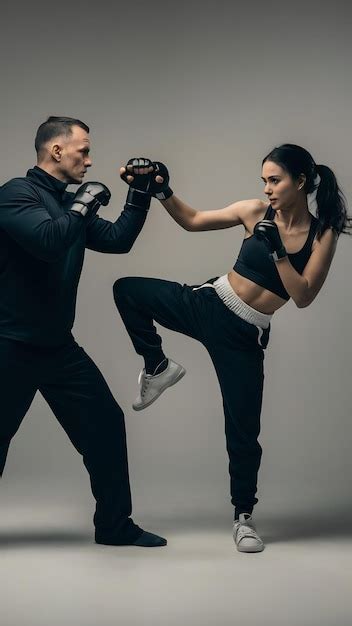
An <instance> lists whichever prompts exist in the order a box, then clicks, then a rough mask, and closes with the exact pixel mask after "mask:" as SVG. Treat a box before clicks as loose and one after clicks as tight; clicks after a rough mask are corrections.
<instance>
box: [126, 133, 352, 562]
mask: <svg viewBox="0 0 352 626" xmlns="http://www.w3.org/2000/svg"><path fill="white" fill-rule="evenodd" d="M120 174H121V177H122V178H123V179H124V180H125V181H126V182H128V183H129V184H132V185H133V186H135V187H137V188H138V189H139V190H141V192H142V191H143V192H144V193H151V194H152V195H154V196H155V197H157V198H159V199H160V200H161V201H162V204H163V205H164V207H165V208H166V210H167V211H168V212H169V214H170V215H171V217H173V219H174V220H175V221H176V222H177V223H178V224H180V226H182V227H183V228H185V229H186V230H188V231H200V230H203V231H204V230H214V229H220V228H229V227H231V226H239V225H240V224H241V225H243V226H244V228H245V239H244V241H243V244H242V247H241V250H240V253H239V256H238V259H237V261H236V263H235V265H234V267H233V269H231V270H230V272H228V274H224V275H223V276H221V277H220V278H217V279H211V280H208V281H207V282H205V283H203V284H202V285H200V286H195V287H194V286H193V287H192V286H188V285H181V284H178V283H174V282H169V281H165V280H158V279H153V278H138V277H133V278H121V279H119V280H117V281H116V283H115V285H114V297H115V302H116V305H117V307H118V310H119V312H120V314H121V317H122V320H123V322H124V324H125V326H126V329H127V332H128V333H129V335H130V337H131V340H132V342H133V345H134V348H135V350H136V352H137V353H138V354H140V355H142V356H143V358H144V361H145V368H144V369H143V370H142V372H141V373H140V377H139V383H140V393H139V397H138V398H137V400H136V401H135V403H134V405H133V408H134V409H135V410H140V409H143V408H145V407H147V406H149V405H150V404H151V403H152V402H154V401H155V400H156V399H157V398H158V397H159V395H160V394H161V393H162V392H163V391H164V390H165V389H166V388H167V387H169V386H171V385H173V384H174V383H176V382H177V381H178V380H179V379H180V378H181V377H182V376H183V375H184V374H185V369H184V368H183V367H182V366H181V365H179V364H177V363H175V362H173V361H172V360H171V359H167V357H166V356H165V354H164V353H163V350H162V347H161V338H160V336H159V335H158V334H157V332H156V329H155V327H154V326H153V320H155V321H156V322H157V323H158V324H161V325H163V326H165V327H166V328H169V329H172V330H175V331H177V332H181V333H183V334H185V335H189V336H191V337H193V338H195V339H198V340H199V341H201V342H202V343H203V344H204V346H205V347H206V348H207V350H208V352H209V354H210V357H211V359H212V361H213V364H214V367H215V370H216V373H217V376H218V380H219V383H220V388H221V392H222V397H223V405H224V412H225V433H226V443H227V450H228V454H229V460H230V464H229V471H230V478H231V501H232V504H233V505H234V506H235V516H234V527H233V536H234V540H235V543H236V545H237V549H238V550H239V551H241V552H259V551H261V550H263V548H264V544H263V541H262V539H261V538H260V537H259V535H258V533H257V532H256V529H255V526H254V523H253V520H252V512H253V507H254V505H255V504H256V503H257V502H258V499H257V498H256V497H255V494H256V490H257V474H258V470H259V466H260V460H261V454H262V449H261V446H260V444H259V443H258V435H259V431H260V412H261V404H262V391H263V379H264V375H263V358H264V349H265V348H266V346H267V343H268V339H269V331H270V321H271V318H272V315H273V313H274V312H275V311H277V310H278V309H279V308H281V307H282V306H283V305H284V304H285V303H286V302H287V301H288V300H289V299H290V298H292V299H293V300H294V302H295V304H296V305H297V307H299V308H303V307H306V306H308V305H309V304H310V303H311V302H312V301H313V300H314V298H315V297H316V296H317V294H318V292H319V291H320V289H321V287H322V285H323V283H324V281H325V279H326V276H327V274H328V271H329V268H330V265H331V262H332V259H333V256H334V253H335V249H336V243H337V240H338V237H339V235H340V233H341V232H344V231H346V229H347V228H348V227H349V218H348V217H347V210H346V204H345V201H344V197H343V195H342V193H341V191H340V189H339V187H338V185H337V181H336V178H335V175H334V173H333V172H332V171H331V169H329V168H328V167H326V166H325V165H316V164H315V162H314V160H313V158H312V156H311V155H310V154H309V152H307V151H306V150H305V149H304V148H301V147H300V146H296V145H293V144H284V145H282V146H280V147H278V148H274V150H272V151H271V152H270V153H269V154H268V155H267V156H266V157H265V158H264V159H263V162H262V179H263V181H264V185H265V188H264V191H265V194H266V195H267V197H268V202H263V201H261V200H243V201H240V202H235V203H234V204H232V205H230V206H228V207H226V208H224V209H218V210H212V211H196V210H195V209H193V208H191V207H190V206H188V205H187V204H185V203H184V202H183V201H182V200H180V199H179V198H177V197H176V196H175V195H174V194H173V192H172V190H171V189H170V187H169V185H168V182H169V175H168V171H167V169H166V167H165V166H164V165H163V164H161V163H154V164H152V163H151V162H150V161H149V160H143V159H141V160H139V159H135V160H132V159H131V160H130V161H129V162H128V164H127V166H126V167H125V168H121V170H120ZM319 178H320V183H318V180H319ZM315 190H316V202H317V217H314V216H313V215H312V214H311V213H310V211H309V209H308V201H307V194H310V193H313V192H314V191H315Z"/></svg>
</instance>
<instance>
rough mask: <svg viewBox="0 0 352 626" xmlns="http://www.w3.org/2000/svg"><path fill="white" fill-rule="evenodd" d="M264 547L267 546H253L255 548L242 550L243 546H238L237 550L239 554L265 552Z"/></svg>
mask: <svg viewBox="0 0 352 626" xmlns="http://www.w3.org/2000/svg"><path fill="white" fill-rule="evenodd" d="M264 547H265V546H261V547H260V548H259V547H258V548H256V547H255V546H253V548H241V546H237V550H238V552H263V550H264Z"/></svg>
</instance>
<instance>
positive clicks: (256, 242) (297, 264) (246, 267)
mask: <svg viewBox="0 0 352 626" xmlns="http://www.w3.org/2000/svg"><path fill="white" fill-rule="evenodd" d="M274 216H275V211H274V209H273V208H272V206H271V205H269V207H268V209H267V211H266V213H265V216H264V218H263V219H266V220H273V219H274ZM317 227H318V219H317V218H316V217H314V216H313V215H312V221H311V224H310V229H309V233H308V237H307V240H306V242H305V244H304V246H303V248H302V249H301V250H299V252H295V253H294V254H288V255H287V256H288V258H289V260H290V263H291V264H292V265H293V267H294V268H295V270H296V271H297V272H298V273H299V274H302V272H303V270H304V268H305V266H306V265H307V263H308V260H309V257H310V255H311V253H312V244H313V240H314V237H315V235H316V232H317ZM233 269H234V270H235V272H237V273H238V274H241V276H244V277H245V278H249V280H252V281H253V282H254V283H257V285H260V286H261V287H264V288H265V289H269V291H272V292H273V293H275V294H276V295H278V296H280V298H283V299H284V300H289V299H290V296H289V295H288V293H287V291H286V289H285V287H284V285H283V283H282V280H281V278H280V274H279V272H278V271H277V267H276V263H275V261H274V260H273V259H272V258H271V256H270V254H269V253H268V248H267V246H266V244H265V243H264V241H262V240H261V239H258V237H256V235H251V236H250V237H247V238H246V239H244V240H243V243H242V247H241V250H240V252H239V255H238V259H237V261H236V263H235V265H234V267H233Z"/></svg>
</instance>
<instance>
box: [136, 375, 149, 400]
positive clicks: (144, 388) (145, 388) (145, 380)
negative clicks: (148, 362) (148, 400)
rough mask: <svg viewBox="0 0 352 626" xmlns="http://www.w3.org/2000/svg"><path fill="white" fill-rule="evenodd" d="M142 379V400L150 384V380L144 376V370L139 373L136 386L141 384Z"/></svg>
mask: <svg viewBox="0 0 352 626" xmlns="http://www.w3.org/2000/svg"><path fill="white" fill-rule="evenodd" d="M142 378H143V382H142V387H141V397H142V398H143V396H144V395H145V392H146V391H147V388H148V385H149V383H150V379H149V378H147V374H144V370H141V371H140V372H139V376H138V384H139V385H140V384H141V380H142Z"/></svg>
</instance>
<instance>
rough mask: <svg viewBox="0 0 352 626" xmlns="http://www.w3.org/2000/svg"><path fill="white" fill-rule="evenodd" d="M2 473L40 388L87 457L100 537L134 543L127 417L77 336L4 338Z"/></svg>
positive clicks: (0, 349)
mask: <svg viewBox="0 0 352 626" xmlns="http://www.w3.org/2000/svg"><path fill="white" fill-rule="evenodd" d="M0 381H1V382H0V384H1V418H0V474H1V475H2V473H3V470H4V467H5V463H6V457H7V452H8V448H9V445H10V442H11V439H12V437H13V436H14V435H15V433H16V431H17V430H18V428H19V426H20V424H21V422H22V420H23V418H24V416H25V414H26V412H27V411H28V409H29V407H30V405H31V403H32V400H33V398H34V395H35V393H36V391H37V390H39V391H40V393H41V394H42V395H43V397H44V398H45V400H46V401H47V403H48V404H49V406H50V407H51V409H52V411H53V413H54V414H55V416H56V418H57V419H58V421H59V422H60V424H61V426H62V427H63V428H64V430H65V432H66V433H67V435H68V437H69V438H70V440H71V442H72V443H73V445H74V446H75V448H76V450H78V452H79V453H80V454H81V455H82V456H83V462H84V464H85V466H86V468H87V470H88V472H89V476H90V481H91V487H92V492H93V495H94V497H95V499H96V511H95V515H94V524H95V529H96V538H97V539H99V538H100V539H112V540H114V541H116V543H121V544H126V543H131V542H133V541H134V540H135V539H136V538H137V537H138V536H139V535H140V534H141V533H142V530H141V529H140V528H139V527H138V526H136V525H135V524H134V523H133V521H132V519H131V518H130V515H131V507H132V505H131V493H130V485H129V477H128V462H127V450H126V432H125V423H124V415H123V412H122V410H121V408H120V407H119V405H118V404H117V402H116V401H115V399H114V397H113V396H112V394H111V392H110V390H109V387H108V385H107V383H106V382H105V380H104V378H103V376H102V374H101V373H100V371H99V370H98V368H97V366H96V365H95V364H94V363H93V361H92V359H91V358H90V357H89V356H88V355H87V354H86V353H85V351H84V350H83V348H81V347H80V346H79V345H78V344H77V343H76V342H75V341H74V339H73V338H72V339H70V340H68V342H67V343H65V344H64V345H62V346H60V347H54V348H53V347H38V346H31V345H28V344H25V343H21V342H18V341H14V340H12V339H5V338H3V337H0Z"/></svg>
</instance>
